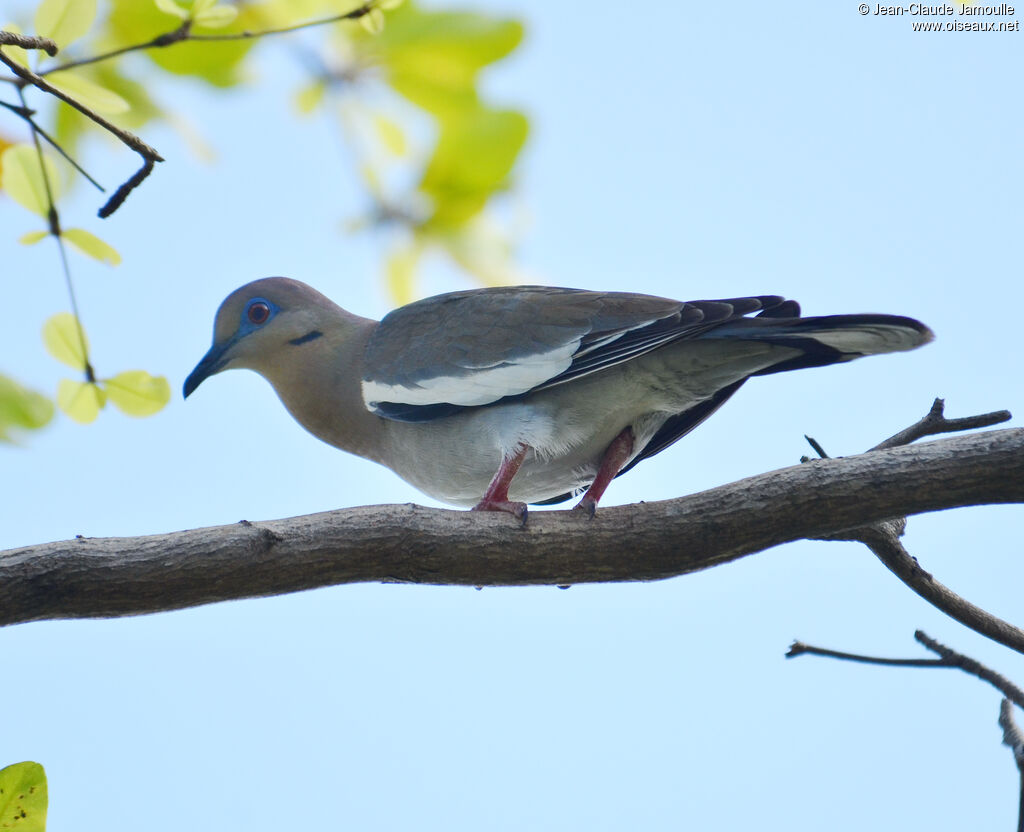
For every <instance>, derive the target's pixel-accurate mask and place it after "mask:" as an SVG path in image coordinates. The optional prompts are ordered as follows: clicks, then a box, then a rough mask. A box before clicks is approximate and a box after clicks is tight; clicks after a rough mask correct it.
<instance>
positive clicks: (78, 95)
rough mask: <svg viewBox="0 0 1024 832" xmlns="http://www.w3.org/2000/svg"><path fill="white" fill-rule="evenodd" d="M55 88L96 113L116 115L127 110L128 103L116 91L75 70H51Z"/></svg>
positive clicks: (51, 78) (51, 80)
mask: <svg viewBox="0 0 1024 832" xmlns="http://www.w3.org/2000/svg"><path fill="white" fill-rule="evenodd" d="M48 80H49V81H50V83H51V84H53V85H54V86H55V87H56V88H57V89H59V90H61V91H62V92H66V93H67V94H68V95H70V96H71V97H72V98H74V99H75V100H76V101H78V102H79V103H80V104H84V105H85V106H86V107H89V108H90V109H92V110H95V111H96V112H97V113H100V114H102V115H108V116H116V115H117V114H118V113H126V112H128V109H129V105H128V102H127V101H125V100H124V99H123V98H121V96H119V95H118V94H117V93H116V92H111V91H110V90H108V89H104V88H103V87H101V86H100V85H99V84H97V83H95V82H93V81H90V80H89V79H88V78H85V77H83V76H82V75H80V74H77V73H75V72H53V73H51V74H50V76H49V79H48Z"/></svg>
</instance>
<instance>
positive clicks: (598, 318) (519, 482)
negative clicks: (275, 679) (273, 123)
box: [184, 277, 932, 517]
mask: <svg viewBox="0 0 1024 832" xmlns="http://www.w3.org/2000/svg"><path fill="white" fill-rule="evenodd" d="M752 313H757V314H756V315H754V316H753V317H747V316H748V315H751V314H752ZM931 339H932V333H931V331H930V330H929V329H928V327H926V326H925V325H924V324H922V323H920V322H918V321H915V320H913V319H912V318H903V317H897V316H893V315H830V316H826V317H818V318H801V317H800V307H799V305H798V304H797V303H796V302H795V301H791V300H784V299H783V298H781V297H778V296H775V295H765V296H761V297H750V298H730V299H728V300H704V301H690V302H688V303H683V302H681V301H675V300H668V299H665V298H659V297H652V296H650V295H637V294H630V293H625V292H588V291H583V290H578V289H557V288H549V287H545V286H513V287H503V288H496V289H476V290H471V291H465V292H452V293H450V294H446V295H438V296H437V297H433V298H427V299H426V300H421V301H418V302H416V303H412V304H409V305H408V306H403V307H401V308H400V309H396V310H395V311H393V312H391V313H390V314H388V315H387V316H385V317H384V319H383V320H382V321H379V322H378V321H374V320H370V319H368V318H360V317H358V316H356V315H353V314H351V313H349V312H346V311H345V310H344V309H342V308H340V307H339V306H337V305H335V304H334V303H332V302H331V301H330V300H329V299H328V298H326V297H324V296H323V295H321V294H320V293H319V292H317V291H316V290H315V289H313V288H311V287H309V286H307V285H306V284H304V283H300V282H299V281H297V280H290V279H288V278H283V277H270V278H265V279H263V280H257V281H254V282H252V283H249V284H247V285H245V286H242V287H241V288H240V289H237V290H235V291H234V292H232V293H231V294H230V295H229V296H228V297H227V299H226V300H225V301H224V302H223V303H222V304H221V307H220V309H219V310H218V312H217V319H216V323H215V325H214V333H213V346H212V347H211V348H210V351H209V352H207V354H206V355H205V356H204V357H203V359H202V360H201V361H200V362H199V364H198V365H197V366H196V368H195V370H193V371H192V374H191V375H190V376H189V377H188V379H187V380H186V381H185V386H184V394H185V396H186V397H187V396H188V395H189V394H190V393H192V392H193V391H194V390H195V389H196V388H197V387H198V386H199V385H200V384H201V383H202V381H203V380H204V379H206V378H207V377H208V376H211V375H213V374H214V373H218V372H220V371H221V370H227V369H232V368H235V367H241V368H248V369H251V370H255V371H256V372H258V373H259V374H260V375H262V376H263V377H264V378H266V379H267V381H269V382H270V383H271V385H273V387H274V389H275V390H276V391H277V394H278V396H280V398H281V401H282V402H284V405H285V407H287V408H288V410H289V411H290V412H291V414H292V416H294V417H295V419H296V420H297V421H298V422H299V423H300V424H301V425H302V426H303V427H304V428H306V430H308V431H309V432H310V433H312V434H313V435H314V436H317V437H319V438H320V439H322V440H323V441H325V442H327V443H329V444H331V445H334V446H336V447H338V448H341V449H342V450H345V451H349V452H351V453H354V454H358V455H359V456H363V457H366V458H367V459H372V460H374V461H376V462H379V463H381V464H382V465H385V466H387V467H388V468H390V469H391V470H392V471H394V472H395V473H396V474H398V475H399V476H400V477H402V478H403V479H405V480H407V481H408V482H410V483H411V484H412V485H414V486H416V487H417V488H418V489H420V490H421V491H423V492H425V493H427V494H429V495H430V496H432V497H434V498H436V499H438V500H442V501H444V502H447V503H452V504H454V505H459V506H473V507H474V508H476V509H480V510H501V511H509V512H511V513H513V514H515V515H516V516H517V517H525V512H526V504H527V503H555V502H560V501H562V500H565V499H568V498H569V497H571V496H572V495H573V494H575V493H577V492H579V491H581V490H582V489H584V488H586V489H587V491H586V493H585V495H584V496H583V499H582V500H581V501H580V503H579V504H578V505H577V508H579V509H583V510H585V511H587V512H588V513H590V514H593V512H594V510H595V508H596V506H597V502H598V500H600V498H601V495H602V494H603V493H604V490H605V489H606V488H607V487H608V484H609V482H610V481H611V480H612V479H613V478H614V477H615V476H617V475H619V474H621V473H624V472H625V471H627V470H629V469H630V468H632V467H633V466H634V465H636V464H637V463H638V462H639V461H640V460H642V459H646V458H648V457H650V456H653V455H654V454H656V453H659V452H660V451H662V450H664V449H665V448H667V447H668V446H669V445H671V444H672V443H673V442H675V441H676V440H677V439H679V438H680V437H681V436H683V435H684V434H686V433H688V432H689V431H691V430H692V429H693V428H695V427H696V426H697V425H699V424H700V423H701V422H702V421H704V419H706V418H707V417H708V416H710V415H711V414H712V413H713V412H714V411H715V410H717V409H718V408H719V407H720V406H721V405H722V404H723V403H724V402H725V400H726V399H728V398H729V397H730V396H731V395H732V394H733V393H735V392H736V390H737V389H738V388H739V387H740V386H741V385H742V384H743V382H744V381H746V380H747V379H748V378H749V377H750V376H756V375H768V374H770V373H777V372H781V371H784V370H796V369H799V368H801V367H818V366H823V365H826V364H833V363H837V362H842V361H850V360H852V359H854V358H860V357H861V356H864V355H873V354H877V353H887V352H896V351H899V350H910V349H914V348H915V347H918V346H921V345H922V344H925V343H927V342H928V341H930V340H931Z"/></svg>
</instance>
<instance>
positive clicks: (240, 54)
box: [107, 0, 264, 87]
mask: <svg viewBox="0 0 1024 832" xmlns="http://www.w3.org/2000/svg"><path fill="white" fill-rule="evenodd" d="M175 5H176V4H173V3H169V2H163V3H161V7H160V8H157V6H156V4H155V3H150V2H146V0H109V7H110V14H109V16H108V18H107V37H108V38H109V40H110V42H111V43H112V44H125V43H144V42H145V41H147V40H152V39H153V38H155V37H158V36H159V35H163V34H167V32H168V31H169V30H171V29H173V28H174V21H173V20H171V19H169V18H168V16H167V15H168V14H173V15H174V16H175V17H176V18H178V19H179V20H184V19H188V18H190V17H191V16H192V12H193V9H194V7H192V9H184V8H182V7H180V6H179V7H177V8H179V9H181V11H183V12H184V14H183V15H182V14H180V13H178V12H175V11H173V10H172V9H173V8H174V7H175ZM205 28H208V27H205V26H200V25H199V24H196V25H195V26H193V31H195V30H196V29H199V30H202V29H205ZM233 28H236V29H237V30H239V31H241V30H243V29H252V30H259V29H263V28H264V24H263V17H262V4H257V3H246V4H245V5H244V6H241V7H240V9H239V13H238V18H237V20H236V22H235V26H234V27H233ZM196 33H197V34H202V31H199V32H196ZM255 43H256V40H255V39H248V40H231V41H221V42H206V43H198V42H196V43H189V42H187V41H186V42H183V43H178V44H175V45H174V47H173V48H171V49H148V50H146V52H145V54H146V57H147V58H148V59H149V60H151V61H153V63H155V64H157V65H159V66H160V67H162V68H163V69H165V70H167V71H168V72H173V73H176V74H179V75H190V76H193V77H200V78H203V79H205V80H206V81H208V82H210V83H211V84H215V85H217V86H220V87H228V86H231V85H233V84H235V83H237V82H238V80H239V78H240V75H241V73H240V72H239V65H240V64H241V61H242V59H243V58H244V57H245V56H246V54H248V52H249V50H250V49H252V48H253V46H254V45H255Z"/></svg>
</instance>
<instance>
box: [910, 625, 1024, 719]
mask: <svg viewBox="0 0 1024 832" xmlns="http://www.w3.org/2000/svg"><path fill="white" fill-rule="evenodd" d="M914 638H916V639H917V640H918V641H919V642H920V643H921V644H923V645H924V646H925V647H927V648H928V649H929V650H931V651H932V652H933V653H937V654H938V655H939V656H941V657H942V658H943V659H944V660H945V661H947V662H949V664H950V666H951V667H958V668H960V669H961V670H962V671H963V672H964V673H970V674H971V675H972V676H977V677H978V678H979V679H981V680H982V681H983V682H988V683H989V684H990V685H992V686H993V687H995V688H997V689H998V690H1000V691H1001V692H1002V694H1003V696H1005V697H1006V698H1007V699H1009V700H1011V701H1012V702H1013V703H1014V704H1015V705H1017V707H1019V708H1024V690H1021V689H1020V688H1019V687H1017V686H1016V685H1015V684H1014V683H1013V682H1011V681H1010V680H1009V679H1007V678H1006V677H1005V676H1003V675H1002V674H1001V673H996V672H995V671H994V670H992V669H991V668H989V667H986V666H985V665H983V664H982V663H981V662H979V661H976V660H975V659H972V658H971V657H970V656H965V655H964V654H963V653H958V652H957V651H956V650H954V649H953V648H951V647H946V645H945V644H941V643H940V642H938V641H936V640H935V639H933V638H932V637H931V636H929V635H928V634H927V633H925V632H924V631H922V630H918V631H917V632H915V633H914Z"/></svg>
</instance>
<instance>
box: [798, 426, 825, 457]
mask: <svg viewBox="0 0 1024 832" xmlns="http://www.w3.org/2000/svg"><path fill="white" fill-rule="evenodd" d="M804 439H806V440H807V444H808V445H810V446H811V447H812V448H814V452H815V453H816V454H817V455H818V458H819V459H829V455H828V454H827V453H825V449H824V448H823V447H821V445H820V444H819V443H818V440H817V439H815V438H814V437H813V436H808V435H807V434H806V433H805V434H804ZM800 461H801V462H803V460H802V459H801V460H800Z"/></svg>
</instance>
